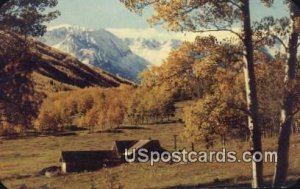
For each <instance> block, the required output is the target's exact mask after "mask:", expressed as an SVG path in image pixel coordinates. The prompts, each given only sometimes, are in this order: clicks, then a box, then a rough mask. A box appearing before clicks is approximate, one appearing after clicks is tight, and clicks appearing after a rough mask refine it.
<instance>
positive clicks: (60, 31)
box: [40, 25, 149, 81]
mask: <svg viewBox="0 0 300 189" xmlns="http://www.w3.org/2000/svg"><path fill="white" fill-rule="evenodd" d="M40 40H41V41H42V42H44V43H46V44H48V45H50V46H52V47H54V48H57V49H59V50H62V51H64V52H66V53H70V54H72V55H73V56H75V57H76V58H78V59H79V60H80V61H82V62H83V63H84V64H87V65H92V66H97V67H100V68H102V69H104V70H106V71H108V72H111V73H113V74H115V75H119V76H121V77H125V78H127V79H131V80H134V81H137V80H138V75H139V73H140V72H142V71H143V70H144V69H146V68H147V67H148V66H149V62H148V61H146V60H145V59H144V58H142V57H140V56H138V55H136V54H134V53H133V52H132V51H131V49H130V48H129V47H128V45H127V44H126V43H125V42H124V41H123V40H121V39H119V38H118V37H117V36H115V35H114V34H112V33H110V32H108V31H106V30H104V29H98V30H92V29H86V28H82V27H78V26H71V25H60V26H55V27H51V28H49V29H48V31H47V33H46V34H45V35H44V36H43V37H42V38H40Z"/></svg>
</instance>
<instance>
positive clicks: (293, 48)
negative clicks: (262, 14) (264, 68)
mask: <svg viewBox="0 0 300 189" xmlns="http://www.w3.org/2000/svg"><path fill="white" fill-rule="evenodd" d="M290 9H291V10H290V11H291V19H292V20H293V22H294V21H295V18H296V17H297V16H300V12H299V10H298V8H297V7H296V6H295V5H294V4H293V3H291V4H290ZM298 36H299V35H298V32H297V31H296V28H295V26H294V27H293V32H292V34H291V36H290V38H289V49H288V61H287V64H286V69H285V79H284V99H283V106H282V109H281V120H280V133H279V139H278V149H277V154H278V159H277V163H276V168H275V174H274V180H273V186H274V187H280V186H283V185H284V183H285V180H286V177H287V171H288V166H289V147H290V135H291V129H292V122H293V107H294V97H295V96H294V93H293V92H294V91H293V88H294V84H295V80H296V67H297V44H298Z"/></svg>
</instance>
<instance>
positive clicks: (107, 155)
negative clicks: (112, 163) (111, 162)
mask: <svg viewBox="0 0 300 189" xmlns="http://www.w3.org/2000/svg"><path fill="white" fill-rule="evenodd" d="M112 157H113V155H112V151H110V150H101V151H62V153H61V161H86V160H88V161H101V160H104V159H112Z"/></svg>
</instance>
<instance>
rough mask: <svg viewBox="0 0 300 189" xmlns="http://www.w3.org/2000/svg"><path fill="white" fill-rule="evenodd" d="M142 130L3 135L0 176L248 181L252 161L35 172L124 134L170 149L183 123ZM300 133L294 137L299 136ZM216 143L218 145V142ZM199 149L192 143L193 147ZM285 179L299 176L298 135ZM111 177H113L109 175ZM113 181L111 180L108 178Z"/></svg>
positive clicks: (269, 168)
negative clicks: (63, 153) (10, 137)
mask: <svg viewBox="0 0 300 189" xmlns="http://www.w3.org/2000/svg"><path fill="white" fill-rule="evenodd" d="M145 127H146V129H138V130H123V133H116V134H114V133H93V134H89V133H88V132H80V133H78V135H77V136H68V137H50V136H49V137H37V138H27V139H16V140H1V141H0V146H1V152H0V180H2V181H3V182H4V184H5V185H7V186H8V187H9V188H20V186H22V185H24V184H25V185H26V186H27V187H28V188H42V187H46V186H47V187H48V188H66V189H68V188H70V189H76V188H79V189H85V188H87V189H90V188H92V186H93V187H94V188H101V189H102V188H111V186H110V185H111V184H115V185H118V184H120V185H122V186H123V188H129V189H134V188H168V187H174V186H180V185H181V186H196V185H199V184H204V185H205V184H209V183H216V179H218V180H221V181H222V180H224V181H226V182H228V183H226V184H243V183H247V184H249V182H250V180H249V178H251V167H250V166H251V164H247V163H193V164H183V163H182V164H164V163H159V164H157V165H155V166H153V167H151V166H150V165H149V164H124V165H121V166H118V167H115V168H107V169H102V170H99V171H96V172H86V173H80V174H67V175H61V176H57V177H53V178H46V177H43V176H36V174H37V173H38V172H39V171H40V170H41V169H43V168H45V167H48V166H52V165H59V163H58V160H59V157H60V152H61V150H99V149H103V150H105V149H111V146H112V143H113V141H115V140H121V139H122V140H125V139H148V138H152V139H158V140H160V141H161V144H162V146H163V147H164V148H166V149H167V150H173V135H174V134H178V133H181V132H182V130H183V127H182V125H179V124H169V125H153V126H145ZM297 138H298V139H297ZM263 145H264V149H268V150H275V148H276V140H275V138H274V139H265V140H264V142H263ZM178 148H181V149H183V148H186V149H188V150H190V144H188V143H186V142H185V141H184V140H183V139H181V138H180V137H178ZM216 148H220V146H216ZM201 149H203V147H202V146H200V145H198V146H196V150H201ZM227 149H228V150H235V151H238V152H242V151H245V150H247V149H248V143H241V142H239V141H231V142H230V143H229V144H228V146H227ZM290 151H291V155H290V162H291V163H290V169H289V179H290V180H293V179H295V178H296V177H300V162H299V161H298V159H300V139H299V135H295V136H294V137H293V139H292V145H291V150H290ZM273 169H274V164H272V163H267V164H265V171H264V172H265V176H266V180H271V177H272V174H273ZM114 175H115V176H116V178H115V179H111V178H112V177H113V176H114ZM112 180H113V181H112Z"/></svg>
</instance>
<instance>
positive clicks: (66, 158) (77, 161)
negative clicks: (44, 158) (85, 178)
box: [60, 150, 120, 173]
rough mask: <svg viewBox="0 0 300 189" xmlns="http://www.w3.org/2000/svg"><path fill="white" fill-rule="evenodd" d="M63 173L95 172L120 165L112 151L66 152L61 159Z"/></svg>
mask: <svg viewBox="0 0 300 189" xmlns="http://www.w3.org/2000/svg"><path fill="white" fill-rule="evenodd" d="M60 162H61V163H62V164H61V171H62V173H70V172H83V171H95V170H98V169H101V168H102V167H110V166H115V165H119V164H120V160H119V159H118V158H115V157H114V156H113V154H112V151H104V150H102V151H64V152H62V153H61V158H60Z"/></svg>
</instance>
